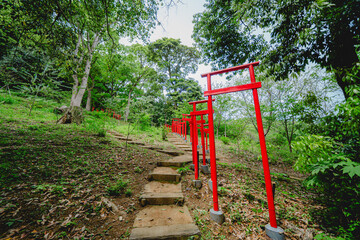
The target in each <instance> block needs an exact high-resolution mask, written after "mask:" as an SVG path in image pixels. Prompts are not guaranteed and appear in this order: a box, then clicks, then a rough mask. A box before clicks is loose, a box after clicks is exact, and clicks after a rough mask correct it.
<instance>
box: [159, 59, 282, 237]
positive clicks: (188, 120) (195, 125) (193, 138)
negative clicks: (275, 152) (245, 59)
mask: <svg viewBox="0 0 360 240" xmlns="http://www.w3.org/2000/svg"><path fill="white" fill-rule="evenodd" d="M257 65H259V62H254V63H249V64H245V65H240V66H236V67H231V68H226V69H222V70H218V71H215V72H210V73H205V74H202V75H201V77H207V89H208V90H207V91H205V92H204V96H205V97H207V99H206V100H200V101H194V102H189V104H190V105H192V106H193V111H192V112H190V113H189V114H182V115H183V118H173V119H172V124H171V125H168V124H166V127H167V128H168V129H169V131H172V132H173V133H176V134H178V135H180V136H182V137H183V138H184V140H185V141H187V125H189V126H190V142H191V146H192V157H193V163H192V168H193V169H194V173H195V174H194V177H195V179H194V180H193V185H194V186H195V187H197V188H200V187H201V186H202V183H201V180H200V179H199V169H201V170H202V171H203V172H205V173H211V180H210V181H209V183H208V184H209V187H210V189H211V190H212V193H213V208H212V209H210V217H211V219H212V220H214V221H215V222H217V223H219V224H221V223H223V222H224V220H225V218H224V214H223V212H222V211H221V210H220V209H219V203H218V190H217V171H216V148H215V135H214V119H213V112H214V111H213V106H212V104H213V101H214V100H215V99H213V96H214V95H219V94H225V93H231V92H238V91H245V90H252V93H253V98H254V106H255V113H256V120H257V125H258V133H259V140H260V148H261V156H262V163H263V170H264V178H265V187H266V195H267V202H268V210H269V218H270V224H267V225H266V226H265V231H266V234H267V235H268V236H269V237H270V238H271V239H276V240H277V239H284V238H285V237H284V231H283V229H281V228H280V227H278V226H277V222H276V215H275V206H274V195H273V189H272V184H271V177H270V169H269V161H268V156H267V150H266V142H265V136H264V130H263V124H262V118H261V111H260V104H259V97H258V92H257V89H258V88H261V82H256V80H255V74H254V67H255V66H257ZM241 69H249V73H250V83H249V84H244V85H238V86H233V87H227V88H221V89H212V88H211V76H213V75H218V74H222V73H227V72H232V71H237V70H241ZM201 103H206V104H207V110H196V105H197V104H201ZM204 115H208V123H206V121H205V120H204ZM198 118H200V119H198ZM199 131H200V139H201V146H202V148H201V149H202V156H203V159H202V161H201V162H202V163H201V164H199V152H198V149H199V147H198V146H199V144H198V141H199V140H198V139H199V136H198V132H199ZM205 152H207V153H210V166H208V165H207V162H206V157H205V155H206V154H205ZM199 165H200V166H199Z"/></svg>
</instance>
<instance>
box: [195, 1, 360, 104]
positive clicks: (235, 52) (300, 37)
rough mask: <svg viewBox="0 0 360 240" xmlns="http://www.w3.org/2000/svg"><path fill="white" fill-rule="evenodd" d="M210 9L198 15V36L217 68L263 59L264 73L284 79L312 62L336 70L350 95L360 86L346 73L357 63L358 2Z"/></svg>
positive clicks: (219, 4)
mask: <svg viewBox="0 0 360 240" xmlns="http://www.w3.org/2000/svg"><path fill="white" fill-rule="evenodd" d="M205 7H206V9H205V11H204V12H203V13H199V14H197V15H195V17H194V23H195V26H194V35H193V38H194V40H195V42H196V43H197V45H198V46H199V48H200V49H201V50H202V53H203V55H204V59H205V62H207V63H212V64H213V65H215V66H216V68H224V67H230V66H231V65H239V64H241V63H245V62H249V61H254V60H256V59H259V58H260V59H262V60H264V68H263V69H264V70H265V71H267V72H268V74H271V75H273V76H274V77H275V78H276V79H277V80H281V79H285V78H287V77H288V76H289V74H290V73H292V72H300V71H303V70H304V69H305V66H306V65H307V64H308V63H309V62H310V61H311V62H315V63H317V64H319V65H321V66H322V67H324V68H326V69H328V70H331V71H333V72H334V73H335V74H336V80H337V83H338V85H339V86H340V87H341V89H342V90H343V92H344V93H345V94H346V92H345V90H346V88H347V87H348V86H351V85H354V84H355V83H356V84H358V83H359V79H357V80H356V81H349V80H348V79H347V77H346V74H344V73H345V72H346V71H349V70H350V69H351V68H352V67H353V65H354V64H355V63H356V62H358V59H357V56H356V52H355V45H357V44H359V38H358V36H359V34H360V32H359V29H360V28H359V26H360V25H359V21H358V20H357V16H358V9H359V7H360V5H359V2H358V1H355V0H352V1H336V0H330V1H313V0H306V1H296V2H294V1H289V0H281V1H271V0H264V1H257V0H251V1H246V2H244V1H239V0H229V1H222V0H208V1H207V4H206V5H205ZM259 30H260V31H259ZM259 32H260V33H259ZM265 32H267V33H269V36H270V41H269V42H267V41H265V37H264V34H263V33H265ZM309 43H311V44H309ZM270 44H271V45H270ZM299 49H301V51H299ZM357 76H359V74H357ZM346 97H347V96H346Z"/></svg>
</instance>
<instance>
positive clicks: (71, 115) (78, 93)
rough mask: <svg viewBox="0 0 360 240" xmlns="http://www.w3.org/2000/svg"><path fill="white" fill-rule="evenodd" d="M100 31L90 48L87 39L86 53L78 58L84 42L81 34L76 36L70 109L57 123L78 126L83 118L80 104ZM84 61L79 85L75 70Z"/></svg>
mask: <svg viewBox="0 0 360 240" xmlns="http://www.w3.org/2000/svg"><path fill="white" fill-rule="evenodd" d="M101 31H102V30H101ZM101 31H100V32H97V33H95V35H94V40H93V42H92V44H91V46H90V39H87V40H88V44H87V46H86V48H87V52H82V53H81V54H80V56H79V50H80V44H81V42H84V41H83V37H82V34H81V33H79V35H78V42H77V44H76V48H75V51H74V63H75V65H76V68H75V70H74V73H73V75H72V77H73V79H74V85H73V91H72V96H71V103H70V108H69V109H68V110H67V111H66V112H65V114H64V116H62V117H61V118H60V119H59V121H58V123H63V124H64V123H72V122H75V123H77V124H80V123H82V121H83V118H84V117H83V115H82V108H81V102H82V99H83V96H84V93H85V91H86V89H87V85H88V78H89V74H90V69H91V62H92V58H93V54H94V51H95V48H96V46H97V45H98V43H99V41H100V34H101ZM88 36H89V35H88ZM85 53H86V54H85ZM84 59H86V63H85V69H84V71H83V76H82V78H81V83H80V82H79V78H78V72H77V70H78V69H80V66H81V64H82V62H83V60H84Z"/></svg>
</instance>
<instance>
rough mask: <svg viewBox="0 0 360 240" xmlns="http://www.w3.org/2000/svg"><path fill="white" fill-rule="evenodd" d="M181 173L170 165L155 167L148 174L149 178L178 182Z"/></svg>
mask: <svg viewBox="0 0 360 240" xmlns="http://www.w3.org/2000/svg"><path fill="white" fill-rule="evenodd" d="M180 178H181V175H180V174H179V173H178V172H177V171H176V170H174V169H172V168H170V167H157V168H155V169H154V170H153V171H152V172H151V173H150V174H149V179H150V180H156V181H170V182H180Z"/></svg>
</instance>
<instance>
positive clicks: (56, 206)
mask: <svg viewBox="0 0 360 240" xmlns="http://www.w3.org/2000/svg"><path fill="white" fill-rule="evenodd" d="M3 109H4V108H2V109H0V110H3ZM6 111H8V110H6ZM3 113H5V112H2V114H1V115H0V150H1V151H0V159H1V162H0V239H127V238H128V236H129V234H130V232H131V227H132V225H133V221H134V218H135V215H136V214H137V213H138V212H139V210H140V209H141V206H140V204H139V201H138V198H139V196H140V194H141V191H142V190H143V187H144V185H145V183H146V182H147V181H148V180H147V177H148V174H149V172H150V171H151V170H152V169H153V168H155V167H156V162H157V161H159V160H164V159H169V158H171V156H169V155H166V154H163V153H159V152H157V151H153V150H147V149H144V148H141V147H138V146H133V145H128V146H126V145H125V143H124V142H123V141H118V140H116V139H114V138H112V137H110V136H106V137H99V136H96V135H94V134H91V133H89V132H88V131H85V130H84V129H83V128H81V127H80V126H76V125H56V124H54V121H53V120H51V121H43V120H41V121H39V120H34V119H33V120H31V119H27V118H26V117H24V118H19V119H17V118H14V117H11V114H9V113H8V112H7V114H3ZM35 113H36V112H35ZM39 114H40V113H39ZM9 116H10V117H9ZM132 137H133V136H132ZM153 144H155V145H156V144H158V145H160V144H165V145H166V147H167V148H172V146H171V144H169V143H157V142H155V143H154V142H153ZM220 146H221V145H220ZM218 156H219V159H220V160H219V162H218V173H219V174H218V183H219V194H220V198H219V203H220V208H221V210H222V211H223V212H224V214H225V218H226V221H225V223H224V224H222V225H218V224H216V223H214V222H212V221H211V220H210V218H209V209H210V208H212V195H211V192H210V191H209V190H208V187H207V186H206V183H207V180H208V179H209V176H206V175H200V178H201V179H202V180H203V188H202V189H200V190H197V189H194V188H193V187H192V186H191V180H192V179H193V175H192V172H191V171H187V172H186V168H185V169H182V170H183V172H185V174H184V175H183V180H182V186H183V192H184V193H185V197H186V199H185V204H186V205H187V206H188V207H189V210H190V212H191V214H192V216H193V218H194V221H195V223H196V224H197V225H198V226H199V228H200V230H201V233H202V237H201V238H202V239H229V240H231V239H268V238H267V237H266V236H265V233H264V226H265V225H266V224H267V223H268V213H267V203H266V195H265V188H264V180H263V173H262V165H261V162H260V160H254V159H256V158H255V157H254V156H251V154H248V153H246V152H244V153H243V154H242V155H241V156H239V155H236V156H235V155H233V154H232V153H231V152H229V151H227V148H226V147H225V146H224V147H219V148H218ZM270 168H271V171H272V172H273V173H272V178H273V180H274V182H276V193H275V205H276V206H275V207H276V212H277V218H278V224H279V226H280V227H282V228H283V229H284V230H285V234H286V238H287V239H312V237H313V236H315V235H316V234H317V233H319V232H321V228H320V224H319V222H318V220H317V219H316V218H315V217H313V216H316V211H317V210H319V209H321V208H322V207H321V206H319V205H317V204H316V202H315V199H316V195H315V194H314V193H311V192H309V191H307V190H305V188H303V186H302V181H301V179H302V178H304V176H301V175H299V174H297V173H295V172H294V171H293V170H292V168H291V166H289V165H285V164H280V163H279V164H272V165H271V166H270ZM184 170H185V171H184ZM114 205H115V206H114ZM116 206H117V207H116Z"/></svg>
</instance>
